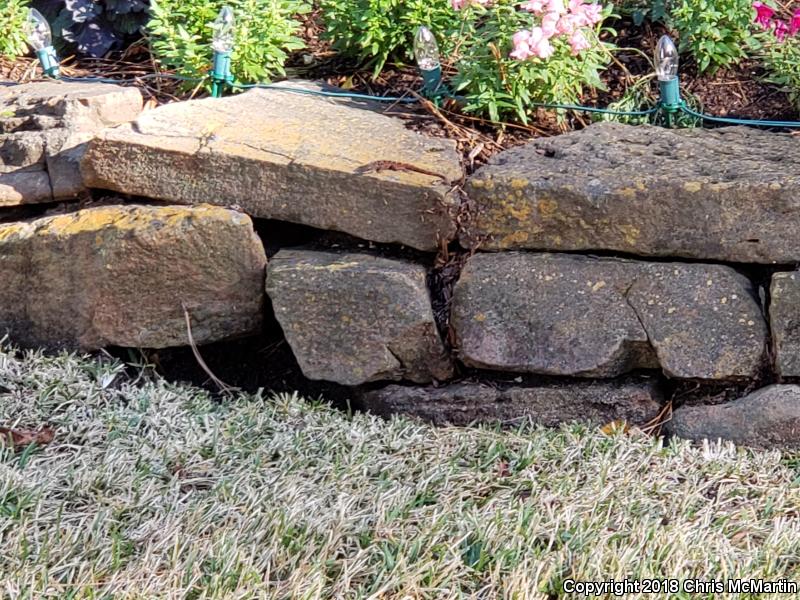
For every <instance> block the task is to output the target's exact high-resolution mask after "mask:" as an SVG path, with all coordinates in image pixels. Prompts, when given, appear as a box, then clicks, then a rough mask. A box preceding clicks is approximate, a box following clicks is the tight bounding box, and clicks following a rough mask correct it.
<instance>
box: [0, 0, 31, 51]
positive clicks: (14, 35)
mask: <svg viewBox="0 0 800 600" xmlns="http://www.w3.org/2000/svg"><path fill="white" fill-rule="evenodd" d="M26 4H27V3H26V2H25V1H24V0H0V56H18V55H20V54H24V53H25V52H26V51H27V49H28V46H27V45H26V43H25V36H24V35H23V33H22V24H23V23H24V21H25V15H26V14H27V12H28V7H27V5H26Z"/></svg>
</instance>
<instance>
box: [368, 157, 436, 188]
mask: <svg viewBox="0 0 800 600" xmlns="http://www.w3.org/2000/svg"><path fill="white" fill-rule="evenodd" d="M370 171H375V172H376V173H379V172H380V171H410V172H412V173H421V174H422V175H429V176H431V177H438V178H439V179H441V180H442V181H444V182H445V183H447V184H449V183H450V181H449V180H448V179H447V177H445V176H444V175H442V174H441V173H436V172H434V171H428V170H427V169H423V168H422V167H416V166H414V165H410V164H408V163H402V162H396V161H393V160H376V161H374V162H371V163H367V164H366V165H363V166H361V167H358V168H357V169H356V170H355V171H354V172H355V173H369V172H370Z"/></svg>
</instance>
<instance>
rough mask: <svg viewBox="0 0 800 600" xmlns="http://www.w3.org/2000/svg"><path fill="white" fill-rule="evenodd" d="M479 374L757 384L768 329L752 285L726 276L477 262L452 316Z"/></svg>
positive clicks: (497, 259)
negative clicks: (649, 375) (652, 374)
mask: <svg viewBox="0 0 800 600" xmlns="http://www.w3.org/2000/svg"><path fill="white" fill-rule="evenodd" d="M451 322H452V326H453V328H454V330H455V334H456V338H457V346H458V348H459V349H460V356H461V359H462V360H463V361H464V363H466V364H467V365H468V366H472V367H478V368H486V369H494V370H502V371H516V372H527V373H541V374H550V375H571V376H585V377H586V376H593V377H611V376H614V375H618V374H620V373H624V372H626V371H630V370H632V369H636V368H656V367H659V366H660V367H661V369H662V370H663V371H664V373H665V374H667V375H669V376H671V377H676V378H685V379H701V380H726V379H742V378H747V377H750V376H752V375H753V374H754V373H756V372H757V370H758V369H759V367H760V365H761V360H762V355H763V352H764V347H765V343H766V338H767V327H766V323H765V321H764V318H763V316H762V315H761V310H760V308H759V306H758V304H757V303H756V301H755V299H754V293H753V290H752V286H751V284H750V282H749V281H748V280H747V279H746V278H745V277H744V276H742V275H740V274H738V273H737V272H736V271H734V270H733V269H730V268H728V267H724V266H719V265H703V264H685V263H646V262H639V261H631V260H620V259H612V258H592V257H586V256H575V255H567V254H532V253H521V252H506V253H502V254H477V255H475V256H473V257H472V258H470V259H469V261H468V262H467V264H466V267H465V269H464V271H463V272H462V274H461V279H460V280H459V282H458V283H457V284H456V287H455V292H454V300H453V308H452V317H451Z"/></svg>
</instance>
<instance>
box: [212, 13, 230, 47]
mask: <svg viewBox="0 0 800 600" xmlns="http://www.w3.org/2000/svg"><path fill="white" fill-rule="evenodd" d="M211 27H212V29H213V30H214V37H213V38H212V42H211V47H212V48H214V51H215V52H224V53H226V54H227V53H229V52H230V51H231V50H233V36H234V19H233V9H232V8H231V7H230V6H223V7H222V10H220V11H219V16H218V17H217V20H216V21H214V24H213V25H212V26H211Z"/></svg>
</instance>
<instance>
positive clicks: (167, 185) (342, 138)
mask: <svg viewBox="0 0 800 600" xmlns="http://www.w3.org/2000/svg"><path fill="white" fill-rule="evenodd" d="M381 160H389V161H397V162H401V163H407V164H411V165H415V166H418V167H421V168H424V169H426V170H429V171H432V172H434V173H439V174H441V175H443V176H444V177H445V178H446V179H447V180H448V181H451V180H457V179H459V178H460V177H461V167H460V164H459V159H458V155H457V153H456V150H455V144H454V143H453V142H452V141H449V140H442V139H437V138H430V137H426V136H423V135H420V134H418V133H415V132H413V131H410V130H408V129H407V128H406V127H405V125H404V123H403V122H402V121H400V120H399V119H392V118H390V117H386V116H383V115H380V114H377V113H375V112H374V111H371V110H366V109H363V108H359V107H356V106H352V105H345V104H342V103H340V102H334V101H329V100H328V99H326V98H322V97H319V96H311V95H305V94H298V93H293V92H286V91H281V90H276V89H270V90H252V91H250V92H247V93H245V94H239V95H236V96H231V97H227V98H222V99H205V100H196V101H190V102H181V103H174V104H169V105H166V106H162V107H159V108H157V109H155V110H152V111H147V112H145V113H143V114H142V115H141V116H140V117H139V118H138V119H137V120H136V121H135V122H134V123H132V124H129V125H123V126H120V127H116V128H113V129H108V130H106V131H105V132H103V133H102V134H101V135H100V136H99V137H98V138H97V139H96V140H94V141H93V142H92V143H91V145H90V148H89V151H88V152H87V155H86V157H85V159H84V162H83V167H82V169H83V175H84V180H85V183H86V185H87V186H90V187H98V188H107V189H111V190H116V191H119V192H124V193H130V194H137V195H141V196H147V197H151V198H161V199H166V200H169V201H173V202H179V203H187V204H192V203H196V202H210V203H212V204H222V205H233V204H236V205H238V206H240V207H241V208H242V209H243V210H244V211H245V212H247V213H248V214H250V215H252V216H255V217H262V218H269V219H278V220H283V221H291V222H294V223H301V224H305V225H311V226H314V227H319V228H321V229H332V230H335V231H343V232H345V233H349V234H352V235H355V236H358V237H361V238H364V239H368V240H373V241H376V242H394V243H400V244H405V245H407V246H411V247H413V248H417V249H420V250H434V249H435V248H436V247H437V240H438V239H439V238H445V239H449V238H451V237H452V236H454V235H455V224H454V221H453V219H452V214H451V213H452V212H453V210H454V209H455V206H454V205H455V203H456V201H455V199H454V198H453V197H451V196H450V194H449V190H450V186H449V185H447V184H445V183H444V182H443V181H442V180H441V179H439V178H437V177H433V176H430V175H424V174H421V173H417V172H413V171H390V170H385V171H380V172H376V171H370V172H366V173H357V172H356V171H357V170H358V169H359V168H360V167H363V166H365V165H367V164H369V163H371V162H374V161H381Z"/></svg>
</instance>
